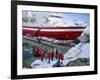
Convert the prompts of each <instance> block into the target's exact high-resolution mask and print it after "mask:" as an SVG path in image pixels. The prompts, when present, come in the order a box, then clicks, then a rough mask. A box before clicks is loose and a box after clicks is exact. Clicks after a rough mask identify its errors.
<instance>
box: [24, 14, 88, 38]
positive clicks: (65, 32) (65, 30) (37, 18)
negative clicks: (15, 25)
mask: <svg viewBox="0 0 100 80" xmlns="http://www.w3.org/2000/svg"><path fill="white" fill-rule="evenodd" d="M22 20H23V26H22V30H23V36H31V37H32V36H33V37H41V38H43V37H46V38H50V39H52V38H53V39H56V40H75V39H76V38H77V37H79V36H80V35H81V34H82V32H83V31H84V29H85V28H86V27H85V26H81V25H77V24H76V23H75V24H76V25H74V26H68V25H66V23H65V21H64V20H63V17H62V16H61V15H59V14H58V13H51V14H44V15H43V14H42V15H36V14H34V15H32V16H23V19H22Z"/></svg>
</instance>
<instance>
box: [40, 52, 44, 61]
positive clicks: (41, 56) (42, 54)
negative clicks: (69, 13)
mask: <svg viewBox="0 0 100 80" xmlns="http://www.w3.org/2000/svg"><path fill="white" fill-rule="evenodd" d="M40 58H41V61H43V58H44V53H43V51H41V53H40Z"/></svg>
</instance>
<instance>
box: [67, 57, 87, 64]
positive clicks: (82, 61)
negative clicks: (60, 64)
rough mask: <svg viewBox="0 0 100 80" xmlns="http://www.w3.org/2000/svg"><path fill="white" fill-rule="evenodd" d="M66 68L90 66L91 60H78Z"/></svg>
mask: <svg viewBox="0 0 100 80" xmlns="http://www.w3.org/2000/svg"><path fill="white" fill-rule="evenodd" d="M66 66H89V58H78V59H76V60H75V61H70V62H69V63H68V64H67V65H66Z"/></svg>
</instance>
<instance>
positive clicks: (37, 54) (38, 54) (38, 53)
mask: <svg viewBox="0 0 100 80" xmlns="http://www.w3.org/2000/svg"><path fill="white" fill-rule="evenodd" d="M40 52H41V49H40V48H39V47H37V48H36V49H35V54H34V55H35V56H40Z"/></svg>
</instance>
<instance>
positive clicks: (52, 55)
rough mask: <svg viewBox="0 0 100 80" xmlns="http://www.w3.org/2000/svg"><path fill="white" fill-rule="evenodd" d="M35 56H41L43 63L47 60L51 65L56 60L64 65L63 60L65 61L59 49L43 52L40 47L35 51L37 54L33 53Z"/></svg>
mask: <svg viewBox="0 0 100 80" xmlns="http://www.w3.org/2000/svg"><path fill="white" fill-rule="evenodd" d="M33 55H34V56H39V57H40V59H41V61H43V60H44V59H47V60H48V63H49V64H50V62H51V61H53V60H54V59H56V60H57V62H58V63H61V64H63V60H64V55H63V54H62V53H61V52H60V51H58V50H57V49H56V50H55V51H54V50H52V51H51V50H50V51H42V50H41V49H40V48H39V47H37V48H36V49H35V52H33Z"/></svg>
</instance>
